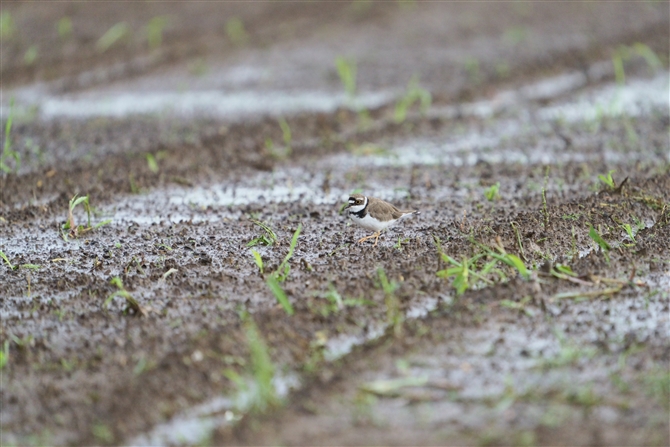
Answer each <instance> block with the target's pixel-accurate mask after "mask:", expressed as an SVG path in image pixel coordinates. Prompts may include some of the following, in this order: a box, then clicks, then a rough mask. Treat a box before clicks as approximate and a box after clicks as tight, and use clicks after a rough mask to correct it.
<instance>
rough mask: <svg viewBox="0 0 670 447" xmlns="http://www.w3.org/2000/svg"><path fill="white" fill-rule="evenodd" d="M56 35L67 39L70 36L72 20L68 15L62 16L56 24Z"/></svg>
mask: <svg viewBox="0 0 670 447" xmlns="http://www.w3.org/2000/svg"><path fill="white" fill-rule="evenodd" d="M56 30H57V31H58V37H60V38H61V39H63V40H65V39H69V38H70V36H72V20H70V18H69V17H67V16H66V17H62V18H61V19H60V20H59V21H58V23H57V24H56Z"/></svg>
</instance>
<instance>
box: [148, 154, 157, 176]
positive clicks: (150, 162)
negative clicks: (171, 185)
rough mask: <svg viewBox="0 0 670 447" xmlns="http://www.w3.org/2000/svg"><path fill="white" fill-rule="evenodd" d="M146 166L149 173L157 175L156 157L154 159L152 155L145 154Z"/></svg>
mask: <svg viewBox="0 0 670 447" xmlns="http://www.w3.org/2000/svg"><path fill="white" fill-rule="evenodd" d="M147 165H148V166H149V170H150V171H151V172H153V173H154V174H158V171H159V168H158V162H157V161H156V157H154V155H153V154H147Z"/></svg>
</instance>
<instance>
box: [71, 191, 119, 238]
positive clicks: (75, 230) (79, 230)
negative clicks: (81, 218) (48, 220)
mask: <svg viewBox="0 0 670 447" xmlns="http://www.w3.org/2000/svg"><path fill="white" fill-rule="evenodd" d="M79 204H83V205H84V209H85V210H86V216H87V222H88V223H87V226H86V227H84V226H83V225H79V226H77V225H76V224H75V221H74V209H75V207H76V206H77V205H79ZM111 221H112V220H111V219H108V220H105V221H102V222H99V223H97V224H95V225H94V226H91V206H90V204H89V200H88V195H86V196H82V197H77V194H75V195H74V197H72V199H70V205H69V207H68V214H67V221H66V222H65V223H64V224H63V227H62V236H63V239H64V240H66V241H67V238H68V236H69V237H75V238H76V237H78V236H80V235H82V234H84V233H86V232H88V231H91V230H95V229H97V228H100V227H101V226H103V225H107V224H108V223H110V222H111ZM66 232H67V233H66Z"/></svg>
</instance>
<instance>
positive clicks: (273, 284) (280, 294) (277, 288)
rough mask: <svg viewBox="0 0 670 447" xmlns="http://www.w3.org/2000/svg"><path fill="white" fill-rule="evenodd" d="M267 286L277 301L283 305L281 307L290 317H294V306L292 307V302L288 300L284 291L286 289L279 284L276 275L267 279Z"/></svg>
mask: <svg viewBox="0 0 670 447" xmlns="http://www.w3.org/2000/svg"><path fill="white" fill-rule="evenodd" d="M267 285H268V287H269V288H270V291H272V294H273V295H274V296H275V298H276V299H277V302H278V303H279V304H281V307H283V308H284V311H285V312H286V313H287V314H288V315H293V314H294V313H295V311H294V310H293V306H292V305H291V302H290V301H289V300H288V297H287V296H286V292H285V291H284V289H282V287H281V285H280V284H279V281H278V280H277V278H276V277H275V276H274V275H270V277H269V278H268V279H267Z"/></svg>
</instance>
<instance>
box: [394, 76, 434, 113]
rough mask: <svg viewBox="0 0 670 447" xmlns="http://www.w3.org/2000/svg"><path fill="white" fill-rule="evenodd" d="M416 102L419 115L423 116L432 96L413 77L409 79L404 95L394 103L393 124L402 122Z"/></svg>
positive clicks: (415, 77) (416, 78)
mask: <svg viewBox="0 0 670 447" xmlns="http://www.w3.org/2000/svg"><path fill="white" fill-rule="evenodd" d="M417 101H419V104H420V111H421V114H422V115H424V114H425V113H426V112H427V111H428V109H429V108H430V104H431V102H432V96H431V94H430V92H429V91H428V90H426V89H424V88H422V87H420V86H419V80H418V77H417V76H413V77H412V79H410V81H409V84H407V89H406V90H405V94H404V95H403V97H402V98H400V100H399V101H398V102H397V103H396V106H395V115H394V118H395V122H396V123H402V122H404V121H405V118H406V117H407V111H408V110H409V108H410V107H412V105H414V103H415V102H417Z"/></svg>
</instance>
